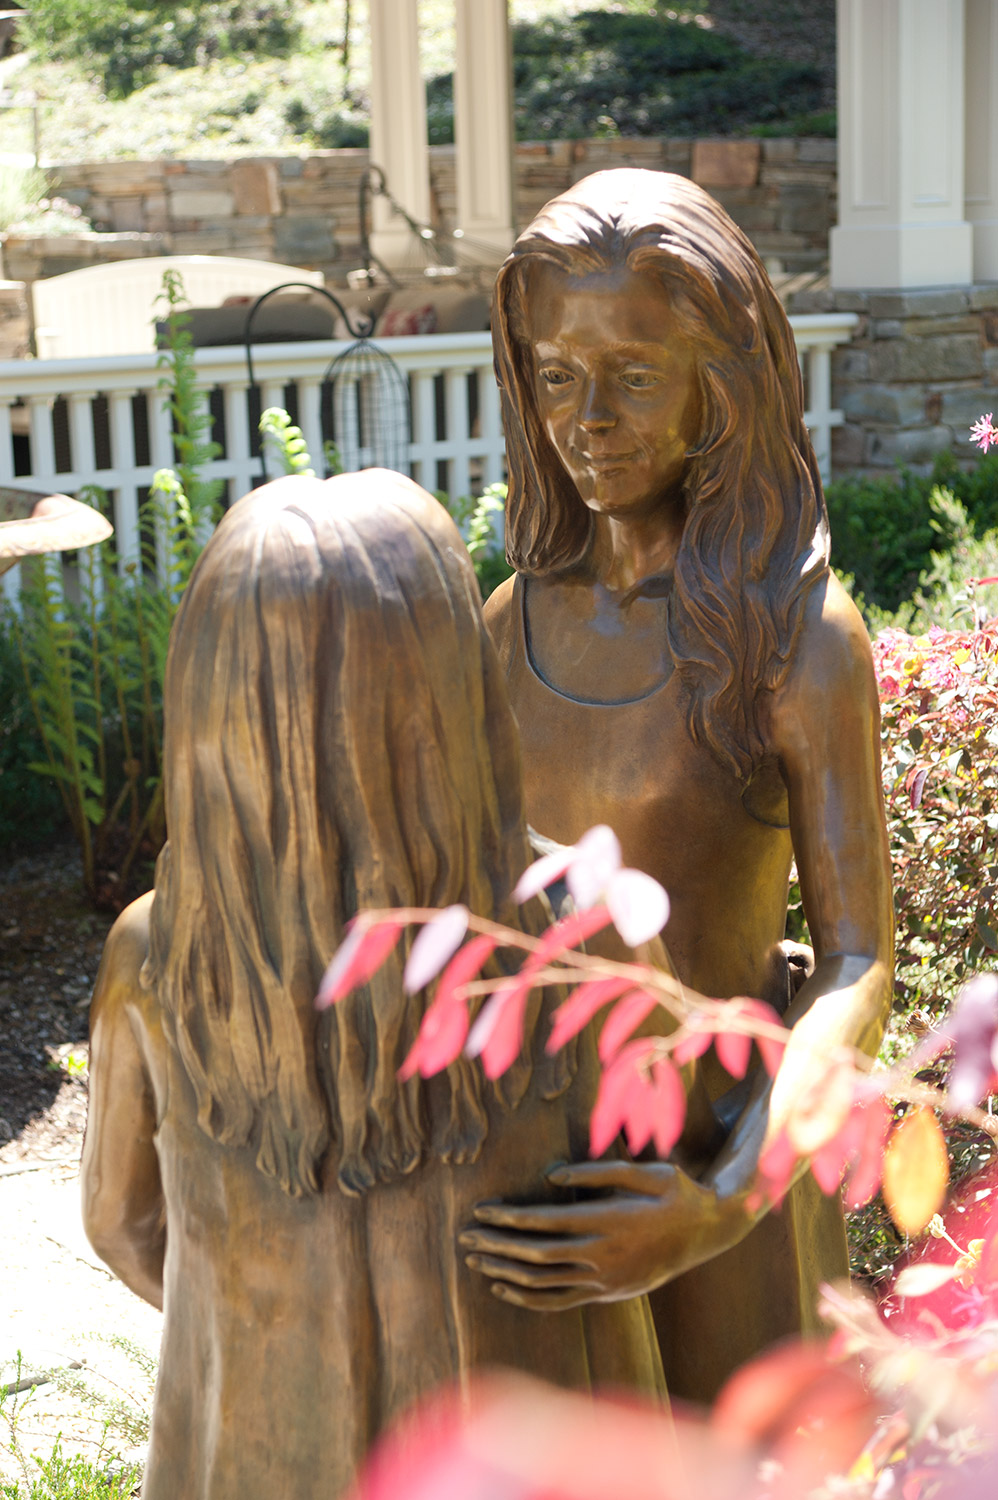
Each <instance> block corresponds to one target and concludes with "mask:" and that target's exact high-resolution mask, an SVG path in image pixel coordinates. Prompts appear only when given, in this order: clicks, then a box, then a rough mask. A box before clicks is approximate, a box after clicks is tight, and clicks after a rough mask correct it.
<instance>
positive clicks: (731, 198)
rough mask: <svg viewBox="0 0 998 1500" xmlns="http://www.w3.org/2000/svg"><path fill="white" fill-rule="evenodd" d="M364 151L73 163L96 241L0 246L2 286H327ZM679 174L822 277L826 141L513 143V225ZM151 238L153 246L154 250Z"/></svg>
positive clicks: (67, 173)
mask: <svg viewBox="0 0 998 1500" xmlns="http://www.w3.org/2000/svg"><path fill="white" fill-rule="evenodd" d="M367 164H368V153H367V151H366V150H359V149H358V150H341V151H313V152H310V153H308V154H307V155H302V156H274V157H254V158H238V159H232V160H226V161H172V160H160V161H113V162H82V163H75V164H73V165H66V166H59V167H56V168H53V171H54V173H55V175H56V177H57V179H58V187H57V191H58V192H59V193H60V194H61V195H62V196H63V197H64V198H68V199H69V200H70V201H71V202H73V203H77V204H79V206H80V207H81V208H82V209H83V211H84V213H85V214H86V215H87V217H88V218H90V219H91V220H92V222H93V223H94V225H95V227H96V228H98V229H99V230H103V231H110V232H113V233H114V235H115V239H114V240H113V241H109V240H105V239H104V238H103V236H97V237H94V236H90V237H89V238H87V237H84V238H82V239H80V240H78V241H77V243H78V245H79V251H80V254H79V257H78V258H76V259H75V260H74V259H73V242H74V240H75V237H73V236H59V237H58V238H57V239H55V240H52V239H48V240H43V241H42V240H38V241H33V242H32V241H29V240H27V239H17V240H13V241H8V244H7V246H6V248H5V259H6V264H7V268H8V274H9V275H12V276H18V277H21V278H22V279H25V280H32V279H34V278H36V277H38V276H52V275H57V274H58V273H59V272H60V271H66V270H70V269H73V268H74V266H79V265H85V264H88V263H90V262H92V261H93V260H94V259H111V258H114V257H121V256H127V255H144V254H160V253H171V254H176V255H191V254H201V255H212V254H215V255H243V256H249V257H252V258H258V259H263V260H275V261H281V262H285V263H288V264H291V265H298V266H302V267H305V268H308V269H317V270H322V271H323V272H325V274H326V275H327V276H329V277H330V278H331V279H333V280H338V279H340V278H341V277H342V276H343V275H344V274H345V272H346V271H347V270H350V269H352V268H354V267H355V266H357V265H358V264H359V255H360V228H359V223H358V215H357V199H358V189H359V186H360V178H361V175H362V173H363V171H364V169H365V167H366V166H367ZM614 166H637V167H650V168H654V169H658V170H666V171H672V172H679V173H681V174H683V175H685V176H691V177H693V179H694V180H695V181H696V182H699V183H701V184H702V185H703V186H704V187H705V188H707V189H708V190H709V191H710V192H711V193H713V194H714V196H715V197H716V198H718V199H719V201H720V202H721V203H723V204H724V206H725V208H726V209H727V210H728V212H729V213H730V214H731V215H732V217H733V218H734V219H735V221H736V222H737V223H739V224H740V225H741V226H742V228H743V229H744V230H745V231H746V233H747V234H748V235H749V236H750V237H751V239H752V240H753V241H754V243H755V245H756V246H757V248H758V249H759V251H760V253H761V254H762V255H763V256H764V257H765V258H766V259H767V260H768V261H769V262H770V263H774V262H778V263H779V264H780V265H781V267H783V266H785V267H786V269H788V270H791V271H793V270H806V269H811V268H813V267H816V266H819V265H821V264H822V263H823V261H824V260H825V258H826V256H827V245H828V230H829V227H830V225H831V224H833V223H834V221H835V142H834V141H832V140H824V139H806V140H798V141H795V140H775V139H774V140H762V141H755V140H749V141H689V140H686V141H682V140H619V141H616V140H614V141H559V142H544V143H539V144H534V143H530V142H526V143H521V144H519V145H518V146H517V148H516V218H517V223H518V226H519V227H521V228H522V227H523V225H525V224H527V223H528V222H529V221H530V219H531V218H532V217H533V216H534V214H535V213H536V212H537V210H538V209H539V208H541V207H542V206H543V204H545V203H546V202H547V201H548V199H549V198H551V197H553V196H554V195H555V194H556V193H560V192H563V191H564V190H565V189H566V188H567V187H570V186H571V184H572V183H573V182H576V181H578V179H579V178H580V177H585V176H587V175H588V174H589V173H590V172H596V171H599V170H601V169H603V168H605V167H614ZM430 170H431V178H432V188H433V202H434V207H435V212H436V214H437V216H438V217H439V219H440V221H441V222H442V223H443V224H453V223H454V222H455V218H456V206H457V205H456V174H455V161H454V148H453V146H437V147H433V148H431V150H430ZM149 236H152V237H153V238H151V239H150V238H149Z"/></svg>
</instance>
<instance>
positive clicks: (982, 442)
mask: <svg viewBox="0 0 998 1500" xmlns="http://www.w3.org/2000/svg"><path fill="white" fill-rule="evenodd" d="M993 419H994V412H990V411H989V412H988V414H987V416H985V417H979V418H978V420H977V421H976V422H975V423H974V425H973V427H971V429H970V441H971V442H972V443H976V444H977V446H978V448H980V449H981V451H982V453H987V451H988V449H989V448H990V447H991V445H992V443H993V444H994V446H995V447H996V448H998V427H996V426H995V424H994V420H993Z"/></svg>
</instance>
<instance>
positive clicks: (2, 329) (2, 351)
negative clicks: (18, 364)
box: [0, 281, 31, 359]
mask: <svg viewBox="0 0 998 1500" xmlns="http://www.w3.org/2000/svg"><path fill="white" fill-rule="evenodd" d="M30 333H31V328H30V322H29V318H28V299H27V295H26V291H25V286H24V282H23V281H0V359H23V358H24V356H25V355H26V354H27V353H28V348H29V341H30Z"/></svg>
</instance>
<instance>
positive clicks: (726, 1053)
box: [714, 1031, 752, 1078]
mask: <svg viewBox="0 0 998 1500" xmlns="http://www.w3.org/2000/svg"><path fill="white" fill-rule="evenodd" d="M714 1051H715V1052H716V1053H717V1058H718V1062H719V1063H720V1064H721V1067H722V1068H726V1069H727V1070H728V1072H729V1073H730V1074H731V1076H732V1078H744V1077H745V1074H746V1073H747V1072H748V1065H749V1058H750V1057H751V1055H752V1038H751V1037H750V1036H746V1034H745V1032H744V1031H719V1032H718V1033H717V1035H716V1036H715V1038H714Z"/></svg>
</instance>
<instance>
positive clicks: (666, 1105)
mask: <svg viewBox="0 0 998 1500" xmlns="http://www.w3.org/2000/svg"><path fill="white" fill-rule="evenodd" d="M651 1076H652V1082H653V1084H654V1088H655V1131H654V1134H655V1150H656V1151H657V1152H658V1154H659V1156H661V1157H666V1156H668V1154H669V1152H670V1151H671V1150H672V1148H673V1146H674V1145H675V1144H676V1142H677V1141H678V1140H679V1137H680V1136H681V1135H682V1133H683V1125H684V1123H685V1120H686V1090H685V1089H684V1088H683V1080H682V1079H681V1078H680V1076H679V1073H678V1071H677V1070H676V1069H675V1068H674V1067H673V1065H672V1063H671V1062H670V1061H669V1059H668V1058H667V1057H660V1058H659V1059H658V1061H657V1062H655V1063H653V1064H652V1070H651Z"/></svg>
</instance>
